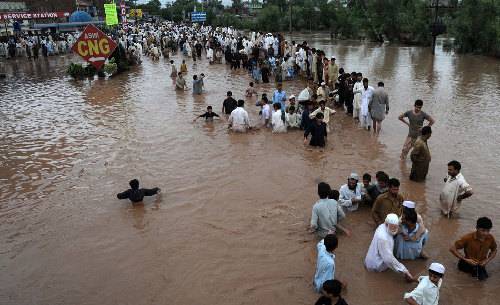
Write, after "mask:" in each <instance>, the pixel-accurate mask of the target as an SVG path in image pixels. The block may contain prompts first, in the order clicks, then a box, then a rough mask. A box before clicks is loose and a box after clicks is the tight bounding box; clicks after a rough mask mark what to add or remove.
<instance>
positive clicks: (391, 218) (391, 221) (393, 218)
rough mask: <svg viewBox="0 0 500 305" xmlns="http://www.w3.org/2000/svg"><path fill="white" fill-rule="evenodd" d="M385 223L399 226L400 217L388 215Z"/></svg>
mask: <svg viewBox="0 0 500 305" xmlns="http://www.w3.org/2000/svg"><path fill="white" fill-rule="evenodd" d="M385 223H387V224H390V225H398V224H399V217H398V215H396V214H393V213H391V214H388V215H387V217H385Z"/></svg>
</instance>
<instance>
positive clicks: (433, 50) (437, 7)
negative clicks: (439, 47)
mask: <svg viewBox="0 0 500 305" xmlns="http://www.w3.org/2000/svg"><path fill="white" fill-rule="evenodd" d="M435 1H436V2H435V4H434V8H435V13H434V14H435V15H434V24H433V29H432V55H435V54H436V39H437V35H438V34H437V31H436V30H435V28H436V25H437V23H438V11H439V0H435Z"/></svg>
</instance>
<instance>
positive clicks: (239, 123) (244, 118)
mask: <svg viewBox="0 0 500 305" xmlns="http://www.w3.org/2000/svg"><path fill="white" fill-rule="evenodd" d="M229 124H231V126H232V130H233V131H236V132H246V131H247V128H248V127H249V126H250V120H249V119H248V112H247V111H246V110H245V109H243V107H236V109H234V110H233V111H232V112H231V114H230V115H229Z"/></svg>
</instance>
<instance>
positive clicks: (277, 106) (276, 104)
mask: <svg viewBox="0 0 500 305" xmlns="http://www.w3.org/2000/svg"><path fill="white" fill-rule="evenodd" d="M273 108H274V109H276V110H278V109H280V110H281V104H280V103H274V104H273Z"/></svg>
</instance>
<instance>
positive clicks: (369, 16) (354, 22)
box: [142, 0, 500, 56]
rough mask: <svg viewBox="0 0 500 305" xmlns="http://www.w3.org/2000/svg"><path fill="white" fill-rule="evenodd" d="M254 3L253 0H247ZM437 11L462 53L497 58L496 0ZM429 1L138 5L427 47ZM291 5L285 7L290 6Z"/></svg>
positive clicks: (259, 26)
mask: <svg viewBox="0 0 500 305" xmlns="http://www.w3.org/2000/svg"><path fill="white" fill-rule="evenodd" d="M253 1H255V0H253ZM444 2H446V3H448V4H450V6H452V8H442V9H440V10H439V17H440V19H441V20H443V21H444V23H445V24H446V25H447V28H448V33H449V34H451V35H452V36H453V37H455V38H456V41H455V42H456V47H457V49H458V50H459V51H462V52H476V53H484V54H492V55H497V56H499V53H500V0H461V1H459V0H450V1H444V0H442V1H441V3H444ZM430 3H431V1H430V0H267V1H265V4H264V5H263V8H262V9H258V10H254V11H252V10H248V9H245V8H244V6H243V4H242V1H241V0H236V1H234V2H233V6H232V7H231V8H224V7H223V5H222V3H221V1H220V0H207V2H206V3H205V4H204V6H203V7H202V4H201V3H198V2H197V1H195V0H176V1H175V2H173V3H172V4H168V5H167V6H166V7H163V8H162V7H161V6H160V5H159V1H158V0H151V1H150V2H149V3H148V4H145V5H142V8H143V9H144V10H146V11H148V12H149V13H151V14H153V15H160V16H162V17H164V18H165V19H168V20H174V21H177V22H179V21H183V20H184V21H188V14H189V12H191V11H192V10H193V7H195V6H196V9H197V10H203V11H206V12H207V22H206V23H207V24H211V25H215V26H229V25H231V26H235V27H237V28H244V29H251V30H258V31H268V32H277V31H288V30H290V19H291V26H292V29H291V30H293V31H327V32H330V33H331V34H332V35H333V36H335V37H337V38H353V39H363V38H364V39H370V40H376V41H383V40H389V41H400V42H404V43H409V44H419V45H429V44H430V43H431V40H432V36H431V25H432V23H433V21H434V17H435V15H434V11H433V9H431V8H429V5H430ZM290 5H291V7H290Z"/></svg>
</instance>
